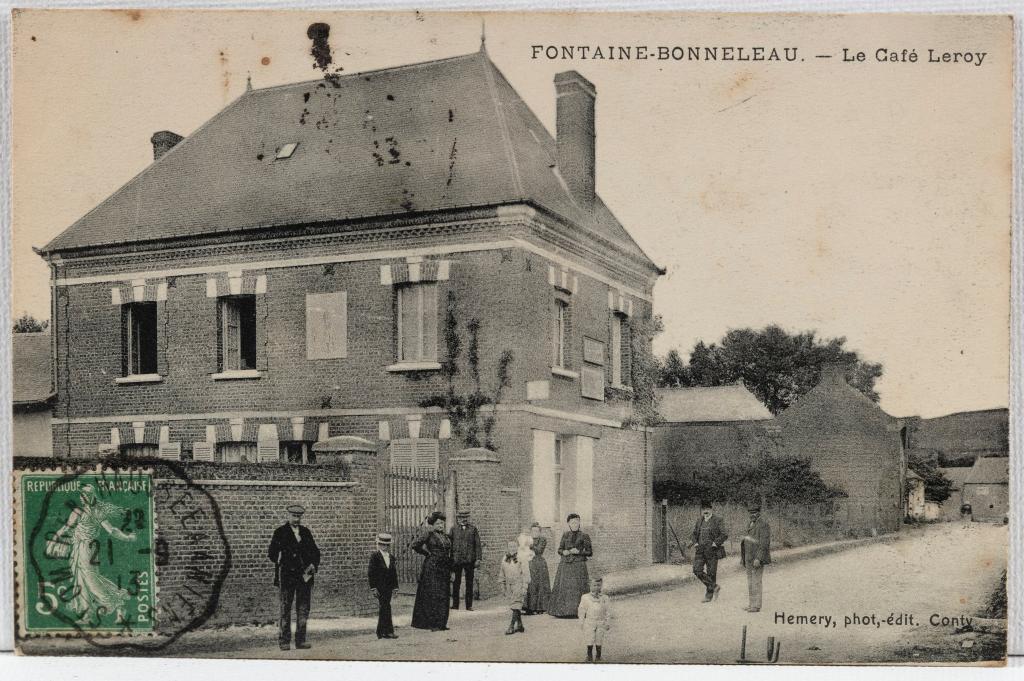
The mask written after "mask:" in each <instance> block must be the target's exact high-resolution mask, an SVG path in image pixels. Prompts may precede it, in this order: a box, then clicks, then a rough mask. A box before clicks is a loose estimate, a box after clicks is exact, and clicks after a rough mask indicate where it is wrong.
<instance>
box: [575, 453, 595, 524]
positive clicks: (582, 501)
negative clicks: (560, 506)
mask: <svg viewBox="0 0 1024 681" xmlns="http://www.w3.org/2000/svg"><path fill="white" fill-rule="evenodd" d="M576 512H577V513H579V514H580V520H581V521H582V522H583V524H584V525H590V523H591V521H592V520H593V516H594V439H593V438H590V437H584V436H582V435H580V436H578V437H577V438H576Z"/></svg>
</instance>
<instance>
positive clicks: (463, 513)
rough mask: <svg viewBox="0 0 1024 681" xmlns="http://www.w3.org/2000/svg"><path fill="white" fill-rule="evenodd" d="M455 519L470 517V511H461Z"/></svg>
mask: <svg viewBox="0 0 1024 681" xmlns="http://www.w3.org/2000/svg"><path fill="white" fill-rule="evenodd" d="M455 517H456V518H468V517H469V511H459V512H458V513H456V514H455Z"/></svg>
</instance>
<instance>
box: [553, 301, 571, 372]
mask: <svg viewBox="0 0 1024 681" xmlns="http://www.w3.org/2000/svg"><path fill="white" fill-rule="evenodd" d="M568 311H569V303H567V302H566V301H564V300H562V299H560V298H556V299H555V314H554V317H553V318H552V342H553V346H552V356H551V362H552V364H551V366H552V367H555V368H558V369H567V368H568V367H567V366H566V365H565V340H566V339H565V318H566V315H567V313H568Z"/></svg>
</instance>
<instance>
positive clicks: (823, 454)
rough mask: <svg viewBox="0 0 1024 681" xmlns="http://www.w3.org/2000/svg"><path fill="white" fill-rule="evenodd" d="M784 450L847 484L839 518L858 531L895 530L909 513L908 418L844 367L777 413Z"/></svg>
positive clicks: (829, 370) (826, 372) (828, 370)
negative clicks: (851, 378)
mask: <svg viewBox="0 0 1024 681" xmlns="http://www.w3.org/2000/svg"><path fill="white" fill-rule="evenodd" d="M775 421H776V423H777V424H778V425H779V428H780V431H781V444H780V448H781V451H782V453H783V454H786V455H790V456H797V457H800V458H804V459H809V460H810V461H811V462H812V465H813V467H814V468H815V470H817V471H818V473H819V474H820V475H821V477H822V479H823V480H824V481H825V482H826V483H827V484H829V485H832V486H836V487H840V488H842V490H843V491H844V492H846V494H847V497H846V498H845V499H842V500H841V501H840V507H839V509H838V516H837V521H838V523H839V524H841V525H842V526H843V527H845V528H846V530H847V531H851V532H854V533H865V532H872V531H876V532H893V531H896V530H898V529H899V527H900V524H901V523H902V521H903V516H904V514H905V508H906V499H905V497H904V493H903V489H904V480H905V476H906V474H907V467H906V457H905V454H904V448H903V444H904V443H903V437H902V436H903V422H902V421H901V420H900V419H896V418H894V417H892V416H890V415H889V414H887V413H885V412H884V411H882V409H881V408H880V407H879V406H878V405H877V404H875V403H874V402H872V401H871V400H870V399H868V398H867V397H865V396H864V394H863V393H861V392H860V391H858V390H857V389H856V388H853V387H852V386H850V385H849V384H848V383H847V382H846V380H845V378H844V368H843V367H841V366H826V367H824V368H823V369H822V372H821V380H820V381H819V383H818V385H816V386H815V387H814V388H812V389H811V390H810V391H809V392H807V393H806V394H805V395H803V396H802V397H801V398H800V399H799V400H797V402H796V403H794V404H793V405H792V406H790V407H789V408H788V409H786V410H785V411H784V412H782V413H781V414H779V415H778V416H776V417H775Z"/></svg>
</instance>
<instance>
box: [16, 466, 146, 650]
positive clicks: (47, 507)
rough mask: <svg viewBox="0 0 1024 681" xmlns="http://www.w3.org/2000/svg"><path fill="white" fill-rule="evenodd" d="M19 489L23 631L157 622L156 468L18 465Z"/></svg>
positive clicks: (98, 630) (124, 627) (63, 631)
mask: <svg viewBox="0 0 1024 681" xmlns="http://www.w3.org/2000/svg"><path fill="white" fill-rule="evenodd" d="M15 494H16V504H15V523H16V524H15V532H16V541H17V560H18V566H17V576H18V579H19V581H20V585H19V589H18V622H19V624H20V632H21V634H22V635H24V636H32V635H46V634H51V635H69V634H71V635H80V636H81V635H85V636H88V635H91V634H121V635H130V634H135V633H150V632H152V631H153V630H154V615H155V611H156V603H155V601H156V582H155V565H154V550H153V549H154V540H155V522H154V512H153V476H152V473H151V472H148V471H139V470H94V471H88V472H64V471H46V472H32V471H24V472H20V471H19V472H16V474H15Z"/></svg>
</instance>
